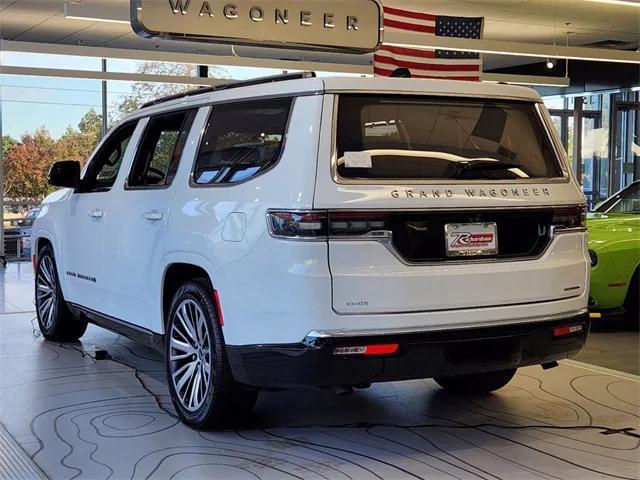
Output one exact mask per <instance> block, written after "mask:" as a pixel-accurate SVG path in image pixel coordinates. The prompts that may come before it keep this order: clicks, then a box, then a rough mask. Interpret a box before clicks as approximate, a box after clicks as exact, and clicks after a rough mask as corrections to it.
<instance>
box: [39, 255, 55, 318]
mask: <svg viewBox="0 0 640 480" xmlns="http://www.w3.org/2000/svg"><path fill="white" fill-rule="evenodd" d="M56 296H57V291H56V273H55V268H54V266H53V261H52V260H51V257H50V256H48V255H46V256H44V257H43V258H42V260H41V261H40V265H39V268H38V275H37V277H36V304H37V308H38V314H39V315H40V321H41V322H42V326H43V327H44V328H45V329H46V330H49V329H51V327H52V325H53V319H54V310H55V305H56V300H57V298H56Z"/></svg>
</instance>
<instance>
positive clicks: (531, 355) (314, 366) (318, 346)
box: [227, 313, 590, 388]
mask: <svg viewBox="0 0 640 480" xmlns="http://www.w3.org/2000/svg"><path fill="white" fill-rule="evenodd" d="M573 325H581V326H582V330H581V331H579V332H577V333H573V334H570V335H567V336H564V337H558V338H556V337H554V333H553V329H554V328H556V327H562V326H573ZM589 327H590V322H589V315H588V313H584V314H579V315H569V316H567V317H566V318H562V319H559V320H554V321H550V322H529V323H518V324H512V325H502V326H494V327H482V328H465V329H456V330H439V331H428V332H419V333H403V334H386V335H367V336H357V337H349V336H335V337H307V338H306V339H305V340H304V341H303V342H300V343H295V344H270V345H246V346H231V345H230V346H227V352H228V356H229V362H230V364H231V369H232V372H233V375H234V378H235V379H236V380H237V381H239V382H241V383H243V384H246V385H250V386H253V387H259V388H291V387H299V386H317V387H329V386H338V385H340V386H342V385H359V384H368V383H375V382H388V381H398V380H409V379H415V378H430V377H434V376H449V375H461V374H472V373H479V372H484V371H491V370H502V369H508V368H514V367H521V366H525V365H535V364H541V363H547V362H551V361H554V360H560V359H563V358H568V357H570V356H573V355H575V354H577V353H578V352H579V351H580V349H582V347H583V346H584V343H585V341H586V338H587V334H588V331H589ZM388 343H397V344H398V345H399V348H398V350H397V352H395V353H394V354H392V355H389V356H342V355H335V354H334V350H335V349H336V348H337V347H348V346H361V345H376V344H388Z"/></svg>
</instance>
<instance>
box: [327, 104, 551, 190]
mask: <svg viewBox="0 0 640 480" xmlns="http://www.w3.org/2000/svg"><path fill="white" fill-rule="evenodd" d="M336 140H337V153H338V159H337V173H338V175H339V176H340V177H342V178H345V179H362V180H367V179H371V180H432V179H490V180H510V179H512V180H519V179H531V178H553V177H562V170H561V168H560V164H559V161H558V157H557V155H556V153H555V150H554V149H553V146H552V144H551V141H550V139H549V137H548V135H547V134H546V131H545V128H544V126H543V124H542V121H541V119H540V117H539V116H538V113H537V112H536V108H535V105H534V104H532V103H526V102H516V101H502V100H489V99H452V98H443V97H407V96H402V97H400V96H384V95H376V96H373V95H341V96H340V100H339V106H338V125H337V139H336Z"/></svg>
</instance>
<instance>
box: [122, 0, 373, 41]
mask: <svg viewBox="0 0 640 480" xmlns="http://www.w3.org/2000/svg"><path fill="white" fill-rule="evenodd" d="M381 13H382V7H381V6H380V4H379V3H378V1H377V0H314V1H311V2H309V1H300V0H262V1H260V0H233V1H217V0H131V25H132V27H133V29H134V31H135V32H136V33H137V34H138V35H141V36H143V37H155V38H169V39H182V40H198V41H209V42H212V43H230V44H234V45H239V44H240V45H242V44H244V45H255V46H265V44H266V45H272V46H278V47H282V48H300V49H322V50H335V51H345V52H352V53H354V52H355V53H366V52H372V51H374V50H376V49H377V48H378V46H379V45H380V43H381V42H382V20H381Z"/></svg>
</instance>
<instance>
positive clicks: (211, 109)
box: [189, 94, 301, 188]
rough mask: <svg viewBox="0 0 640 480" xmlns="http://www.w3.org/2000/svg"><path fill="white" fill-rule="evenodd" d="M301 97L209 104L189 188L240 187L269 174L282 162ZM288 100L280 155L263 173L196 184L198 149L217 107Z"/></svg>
mask: <svg viewBox="0 0 640 480" xmlns="http://www.w3.org/2000/svg"><path fill="white" fill-rule="evenodd" d="M300 96H301V95H296V94H291V95H289V94H287V95H274V96H267V97H249V98H237V99H234V100H230V101H229V100H226V101H220V102H215V103H211V104H209V105H208V107H209V111H208V112H207V116H206V119H205V123H204V124H203V125H202V131H201V132H200V140H199V141H198V148H197V149H196V154H195V156H194V159H193V164H192V165H191V172H190V174H189V187H191V188H225V187H234V186H237V185H242V184H244V183H246V182H250V181H252V180H253V179H255V178H259V177H261V176H262V175H264V174H266V173H268V172H270V171H271V170H273V169H274V168H275V167H276V166H277V165H278V164H279V163H280V160H282V155H283V154H284V152H285V149H286V146H287V139H288V138H289V128H290V127H291V118H292V116H293V110H294V109H295V106H296V102H297V100H298V97H300ZM283 99H284V100H290V101H291V106H290V107H289V113H288V115H287V120H286V121H285V127H284V132H283V134H282V142H281V144H280V153H279V155H278V157H277V158H276V159H275V160H274V161H273V162H272V163H271V165H269V168H266V169H264V170H263V171H261V172H259V173H257V174H255V175H251V176H249V177H247V178H243V179H242V180H239V181H237V182H231V183H230V182H225V183H197V182H196V180H195V174H196V167H197V165H198V157H199V155H200V148H201V147H202V142H203V141H204V139H205V134H206V131H207V123H208V122H209V120H210V119H211V116H212V115H213V114H214V113H215V111H216V107H217V106H219V105H235V104H246V103H254V102H264V101H268V100H283Z"/></svg>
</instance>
